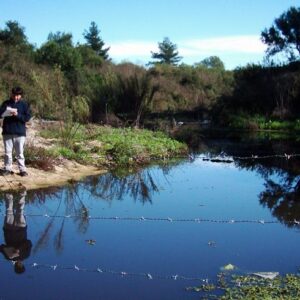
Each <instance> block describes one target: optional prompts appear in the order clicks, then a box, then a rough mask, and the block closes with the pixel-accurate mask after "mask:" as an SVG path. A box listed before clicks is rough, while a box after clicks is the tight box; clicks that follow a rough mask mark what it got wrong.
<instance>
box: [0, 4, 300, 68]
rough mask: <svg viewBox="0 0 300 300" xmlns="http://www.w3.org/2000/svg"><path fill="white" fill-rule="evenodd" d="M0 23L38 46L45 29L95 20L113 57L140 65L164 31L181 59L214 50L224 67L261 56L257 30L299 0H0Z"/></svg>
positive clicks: (81, 26) (80, 28) (73, 29)
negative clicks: (16, 27) (15, 26)
mask: <svg viewBox="0 0 300 300" xmlns="http://www.w3.org/2000/svg"><path fill="white" fill-rule="evenodd" d="M0 1H1V2H0V3H1V5H0V29H4V28H5V23H6V22H7V21H8V20H14V21H18V22H19V24H20V25H21V26H23V27H24V28H25V34H26V36H27V37H28V41H29V42H30V43H32V44H34V45H36V46H37V47H40V46H41V45H42V44H43V43H45V42H46V41H47V37H48V34H49V33H50V32H53V33H55V32H57V31H60V32H66V33H72V35H73V42H74V44H76V43H84V42H85V40H84V37H83V32H84V31H85V30H87V29H88V28H89V27H90V24H91V22H92V21H94V22H96V24H97V25H98V28H99V30H100V36H101V38H102V39H103V41H104V43H105V45H106V46H107V47H110V50H109V56H110V57H111V58H112V60H113V61H114V62H115V63H120V62H123V61H130V62H132V63H135V64H141V65H144V64H146V63H148V62H149V61H151V51H152V52H157V51H158V43H159V42H162V41H163V39H164V38H165V37H168V38H169V39H170V41H171V42H172V43H174V44H176V45H177V50H178V52H179V55H180V56H182V57H183V59H182V62H183V63H186V64H190V65H193V64H194V63H197V62H200V61H202V60H203V59H205V58H207V57H209V56H218V57H220V59H221V60H222V61H223V62H224V64H225V67H226V69H234V68H236V67H240V66H245V65H247V64H248V63H260V62H262V61H263V58H264V52H265V50H266V46H265V45H264V44H263V43H262V42H261V41H260V34H261V31H262V30H264V29H265V28H268V27H270V26H271V25H272V24H273V22H274V19H275V18H277V17H279V16H280V15H281V14H282V13H283V12H285V11H286V10H287V9H288V8H289V7H291V6H296V7H300V0H297V1H296V0H151V1H143V0H85V1H80V0H59V1H58V0H42V1H41V0H26V1H25V0H5V1H4V0H0Z"/></svg>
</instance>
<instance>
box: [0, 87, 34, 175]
mask: <svg viewBox="0 0 300 300" xmlns="http://www.w3.org/2000/svg"><path fill="white" fill-rule="evenodd" d="M22 95H23V90H22V88H20V87H14V88H13V89H12V91H11V97H10V99H8V100H6V101H4V102H3V103H2V105H1V107H0V116H1V118H4V120H3V131H2V135H3V143H4V151H5V157H4V170H2V172H1V175H9V174H13V171H12V161H13V160H12V153H13V150H15V152H16V158H17V162H18V167H19V171H20V175H21V176H27V175H28V173H27V172H26V167H25V159H24V153H23V152H24V145H25V138H26V127H25V123H26V122H28V121H29V120H30V118H31V115H30V109H29V106H28V104H27V103H26V102H25V101H24V100H23V98H22Z"/></svg>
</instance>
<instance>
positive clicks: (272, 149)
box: [205, 138, 300, 227]
mask: <svg viewBox="0 0 300 300" xmlns="http://www.w3.org/2000/svg"><path fill="white" fill-rule="evenodd" d="M208 144H210V145H207V144H206V145H205V147H206V148H210V149H213V152H214V153H215V155H224V156H230V157H237V156H238V157H251V156H252V155H255V156H258V157H259V156H265V155H268V156H274V157H273V158H261V159H259V158H253V159H242V158H241V159H239V158H235V159H234V163H235V165H236V166H237V167H239V168H243V169H247V170H251V171H255V172H257V173H259V174H260V175H261V176H262V177H263V178H264V180H265V184H264V185H265V190H264V191H263V192H261V194H260V195H259V201H260V203H261V204H262V205H263V206H265V207H268V209H270V211H271V213H272V215H273V216H274V217H276V218H277V219H278V220H279V221H280V222H282V223H284V224H286V225H287V226H288V227H293V226H299V225H298V224H297V220H300V159H299V157H291V158H289V159H287V158H284V157H282V158H279V157H276V155H284V154H285V153H287V154H293V153H296V152H295V151H296V149H300V148H299V143H298V142H296V141H288V140H257V139H252V140H244V139H242V138H235V139H234V140H226V142H225V143H224V142H221V143H220V140H219V139H218V140H214V139H213V140H210V141H208ZM295 220H296V222H294V221H295Z"/></svg>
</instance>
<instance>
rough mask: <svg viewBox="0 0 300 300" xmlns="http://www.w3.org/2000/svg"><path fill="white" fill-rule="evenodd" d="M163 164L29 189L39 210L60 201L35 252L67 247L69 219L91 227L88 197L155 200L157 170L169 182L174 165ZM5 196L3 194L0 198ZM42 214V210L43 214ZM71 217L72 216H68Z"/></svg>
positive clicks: (79, 226) (80, 229) (84, 227)
mask: <svg viewBox="0 0 300 300" xmlns="http://www.w3.org/2000/svg"><path fill="white" fill-rule="evenodd" d="M178 163H179V162H178V161H177V162H176V163H175V162H174V163H173V164H168V165H161V166H159V167H154V168H146V169H139V170H135V171H134V172H133V171H131V172H130V173H128V171H126V170H119V171H116V172H113V173H107V174H104V175H101V176H91V177H88V178H86V179H85V180H84V181H82V182H80V183H72V182H70V183H69V184H68V185H66V186H64V187H51V188H47V189H40V190H34V191H28V193H27V199H26V202H27V203H32V204H34V205H35V207H36V208H37V209H39V208H40V209H41V211H44V206H45V205H46V203H48V204H49V202H51V201H53V203H57V206H56V207H55V208H54V210H53V213H51V215H49V216H48V215H47V217H48V218H47V222H46V224H45V225H44V227H43V228H42V230H41V232H40V233H39V235H38V237H37V241H36V243H35V245H34V247H33V250H32V251H33V253H36V252H38V251H40V250H41V249H43V248H46V247H48V245H49V243H51V242H52V243H53V245H54V248H55V249H56V251H57V253H60V252H62V250H63V247H64V228H65V225H66V223H67V222H68V221H67V220H70V221H72V222H74V223H75V224H76V226H77V230H78V232H80V233H85V232H86V231H87V229H88V226H89V220H90V219H89V208H88V206H87V204H86V200H87V199H89V197H93V198H99V199H101V200H104V201H113V200H122V199H124V197H126V196H129V197H131V198H132V199H133V200H134V201H141V202H142V203H146V202H147V203H152V197H153V195H154V193H157V192H158V191H159V185H158V176H157V173H156V172H157V171H159V172H160V174H163V176H159V178H164V179H165V180H166V181H167V174H168V172H169V171H170V169H171V168H173V167H174V165H175V164H176V165H177V164H178ZM1 198H2V199H4V198H3V197H1ZM42 215H43V213H41V216H42ZM62 216H65V217H68V216H71V218H70V219H68V218H65V217H62Z"/></svg>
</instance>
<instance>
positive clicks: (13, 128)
mask: <svg viewBox="0 0 300 300" xmlns="http://www.w3.org/2000/svg"><path fill="white" fill-rule="evenodd" d="M8 106H9V107H11V108H16V109H17V110H18V115H17V116H11V117H5V118H4V120H3V126H2V127H3V131H2V134H3V135H6V134H15V135H18V136H26V127H25V123H26V122H28V121H29V120H30V118H31V114H30V108H29V105H28V104H27V102H25V101H24V100H23V99H20V100H19V101H17V102H15V101H14V100H13V99H9V100H6V101H4V102H3V103H2V105H1V107H0V116H1V115H2V114H3V113H4V112H5V110H6V108H7V107H8Z"/></svg>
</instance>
